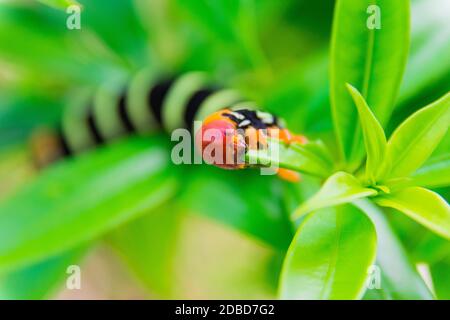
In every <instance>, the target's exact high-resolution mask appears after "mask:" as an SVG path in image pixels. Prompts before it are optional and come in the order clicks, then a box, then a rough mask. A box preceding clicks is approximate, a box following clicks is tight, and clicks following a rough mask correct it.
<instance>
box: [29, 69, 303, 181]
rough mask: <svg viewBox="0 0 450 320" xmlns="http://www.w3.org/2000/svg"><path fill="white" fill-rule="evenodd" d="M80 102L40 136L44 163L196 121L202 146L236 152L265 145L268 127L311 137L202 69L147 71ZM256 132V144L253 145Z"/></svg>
mask: <svg viewBox="0 0 450 320" xmlns="http://www.w3.org/2000/svg"><path fill="white" fill-rule="evenodd" d="M80 104H81V107H80V106H78V107H76V108H75V107H72V108H68V110H67V111H65V112H64V115H63V119H62V121H61V125H60V128H59V129H58V131H57V132H47V131H44V132H39V133H38V134H36V135H35V136H34V138H33V140H32V148H33V151H32V153H33V158H34V159H35V163H36V164H37V166H38V167H44V166H47V165H49V164H51V163H53V162H55V161H58V160H60V159H63V158H66V157H70V156H73V155H77V154H79V153H82V152H84V151H86V150H89V149H92V148H94V147H95V146H99V145H102V144H105V143H107V142H109V141H112V140H114V139H116V138H118V137H121V136H124V135H127V134H150V133H154V132H156V131H159V130H164V131H166V132H169V133H170V132H171V131H173V130H175V129H177V128H187V129H189V130H193V123H194V121H203V126H202V127H201V130H199V132H197V134H196V145H197V147H198V148H199V150H203V149H204V148H206V147H207V146H209V145H211V144H217V143H222V144H223V146H224V147H225V148H231V150H232V151H233V152H240V151H245V150H247V148H264V147H265V145H266V143H265V139H266V136H267V134H262V133H261V132H262V131H261V130H262V129H264V130H267V132H268V136H271V135H272V134H273V133H276V134H277V136H278V137H279V138H280V139H281V140H283V141H285V142H287V143H291V142H299V143H304V142H305V141H306V139H305V138H304V137H303V136H296V135H293V134H291V133H290V132H289V130H287V129H285V128H284V126H283V125H282V120H280V119H278V118H277V117H276V116H274V115H272V114H270V113H267V112H262V111H259V110H257V108H256V107H255V104H253V103H251V102H249V101H246V100H244V99H243V97H242V96H241V95H240V94H239V93H238V92H236V91H234V90H231V89H221V88H219V87H218V86H215V85H212V84H211V81H210V80H209V78H208V76H207V75H206V74H205V73H202V72H189V73H185V74H182V75H180V76H178V77H157V76H155V75H154V74H153V73H151V72H148V71H142V72H140V73H138V74H137V75H136V76H135V77H133V79H131V81H129V83H128V84H126V85H124V84H122V83H120V84H117V83H114V84H110V85H109V86H105V87H101V88H100V89H99V90H98V91H97V92H96V93H95V94H94V95H91V96H88V97H87V98H86V99H83V101H82V102H81V103H80ZM208 129H215V130H218V131H219V133H220V134H221V137H219V139H213V140H211V139H208V138H206V137H205V136H204V132H205V130H208ZM227 130H228V131H227ZM229 130H231V132H233V137H232V143H231V145H230V143H228V144H226V143H225V137H226V135H227V133H228V132H230V131H229ZM234 132H235V133H234ZM193 134H195V133H193ZM252 136H253V137H255V139H253V141H256V144H255V145H250V144H249V141H251V140H252V139H249V138H251V137H252ZM222 138H223V139H222ZM206 160H210V161H207V162H209V163H211V164H213V165H216V166H218V167H221V168H226V169H242V168H244V167H245V165H243V164H237V163H233V162H232V163H231V164H226V165H224V164H223V163H218V162H214V161H211V159H206ZM224 163H225V162H224ZM278 174H279V175H280V176H281V177H282V178H284V179H286V180H289V181H297V180H298V175H297V174H296V173H295V172H292V171H289V170H284V169H279V171H278Z"/></svg>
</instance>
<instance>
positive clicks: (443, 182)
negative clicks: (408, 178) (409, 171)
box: [412, 153, 450, 188]
mask: <svg viewBox="0 0 450 320" xmlns="http://www.w3.org/2000/svg"><path fill="white" fill-rule="evenodd" d="M412 178H413V179H414V182H415V183H416V184H418V185H420V186H423V187H427V188H439V187H447V186H450V153H447V154H443V155H440V156H437V157H432V158H430V159H429V161H427V162H425V165H423V166H422V167H421V168H420V169H419V170H417V171H416V172H415V173H414V174H413V176H412Z"/></svg>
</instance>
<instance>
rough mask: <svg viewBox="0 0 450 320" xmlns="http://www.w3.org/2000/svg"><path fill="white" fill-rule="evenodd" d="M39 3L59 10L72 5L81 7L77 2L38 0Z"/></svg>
mask: <svg viewBox="0 0 450 320" xmlns="http://www.w3.org/2000/svg"><path fill="white" fill-rule="evenodd" d="M38 1H39V2H41V3H43V4H45V5H47V6H51V7H54V8H58V9H67V8H68V7H69V6H72V5H79V3H78V2H77V1H76V0H38Z"/></svg>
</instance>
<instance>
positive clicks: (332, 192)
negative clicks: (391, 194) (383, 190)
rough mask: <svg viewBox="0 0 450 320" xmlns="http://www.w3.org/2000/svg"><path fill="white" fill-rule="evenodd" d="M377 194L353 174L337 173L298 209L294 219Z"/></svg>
mask: <svg viewBox="0 0 450 320" xmlns="http://www.w3.org/2000/svg"><path fill="white" fill-rule="evenodd" d="M376 194H377V191H376V190H374V189H370V188H365V187H363V186H362V185H361V183H360V182H359V181H358V180H357V179H356V178H355V177H354V176H352V175H351V174H348V173H345V172H336V173H335V174H334V175H332V176H331V177H329V178H328V180H327V181H325V183H324V184H323V186H322V188H321V189H320V190H319V192H317V193H316V194H315V195H314V196H312V197H311V198H310V199H309V200H307V201H306V202H305V203H303V204H302V205H300V207H298V208H297V210H296V211H295V212H294V214H293V218H295V219H297V218H299V217H301V216H302V215H304V214H306V213H308V212H311V211H315V210H318V209H321V208H325V207H331V206H335V205H338V204H343V203H347V202H352V201H353V200H356V199H359V198H364V197H370V196H374V195H376Z"/></svg>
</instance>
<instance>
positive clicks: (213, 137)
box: [195, 109, 247, 169]
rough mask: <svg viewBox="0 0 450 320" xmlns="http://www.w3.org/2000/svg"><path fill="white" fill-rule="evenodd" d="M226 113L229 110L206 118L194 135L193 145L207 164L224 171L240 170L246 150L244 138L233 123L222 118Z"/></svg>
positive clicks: (243, 165)
mask: <svg viewBox="0 0 450 320" xmlns="http://www.w3.org/2000/svg"><path fill="white" fill-rule="evenodd" d="M227 112H230V110H228V109H224V110H221V111H218V112H215V113H213V114H211V115H210V116H208V117H207V118H206V119H205V120H204V121H203V126H202V128H201V129H200V130H199V131H198V132H197V134H196V137H195V142H196V143H195V144H196V146H197V149H198V150H199V151H200V152H201V154H202V157H203V159H204V160H205V161H206V162H207V163H209V164H213V165H215V166H218V167H220V168H224V169H242V168H244V167H245V163H244V159H243V155H244V153H245V151H246V149H247V145H246V143H245V136H244V134H243V130H238V128H237V126H236V123H235V122H234V121H232V120H231V119H230V118H228V117H226V116H224V113H227Z"/></svg>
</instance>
